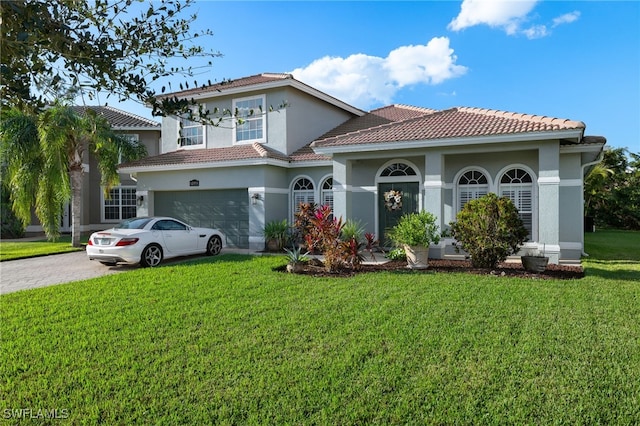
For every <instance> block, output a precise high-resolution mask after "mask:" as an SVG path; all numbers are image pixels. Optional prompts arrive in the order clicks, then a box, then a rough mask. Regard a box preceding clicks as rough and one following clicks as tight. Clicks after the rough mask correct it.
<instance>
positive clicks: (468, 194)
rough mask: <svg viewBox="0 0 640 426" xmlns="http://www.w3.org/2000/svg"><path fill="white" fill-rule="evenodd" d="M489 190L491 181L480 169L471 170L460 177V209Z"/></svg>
mask: <svg viewBox="0 0 640 426" xmlns="http://www.w3.org/2000/svg"><path fill="white" fill-rule="evenodd" d="M488 192H489V181H488V180H487V177H486V176H485V175H484V173H482V172H481V171H479V170H469V171H468V172H466V173H464V174H463V175H462V176H460V179H458V209H459V210H462V208H463V207H464V205H465V204H467V203H468V202H469V201H471V200H475V199H478V198H480V197H482V196H483V195H487V193H488Z"/></svg>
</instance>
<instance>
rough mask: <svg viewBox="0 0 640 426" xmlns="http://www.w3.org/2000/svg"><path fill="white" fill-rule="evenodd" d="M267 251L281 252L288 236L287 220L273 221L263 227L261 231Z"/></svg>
mask: <svg viewBox="0 0 640 426" xmlns="http://www.w3.org/2000/svg"><path fill="white" fill-rule="evenodd" d="M262 233H263V235H264V239H265V246H266V249H267V250H268V251H282V249H283V248H284V245H285V243H286V241H287V237H288V234H289V224H288V223H287V219H282V220H281V221H278V220H273V221H271V222H268V223H267V224H266V225H265V226H264V230H263V231H262Z"/></svg>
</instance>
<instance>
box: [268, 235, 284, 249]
mask: <svg viewBox="0 0 640 426" xmlns="http://www.w3.org/2000/svg"><path fill="white" fill-rule="evenodd" d="M267 250H268V251H282V240H280V239H279V238H269V239H268V240H267Z"/></svg>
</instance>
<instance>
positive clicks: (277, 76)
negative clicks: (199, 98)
mask: <svg viewBox="0 0 640 426" xmlns="http://www.w3.org/2000/svg"><path fill="white" fill-rule="evenodd" d="M287 79H290V80H291V79H293V76H292V75H291V74H283V73H263V74H256V75H252V76H249V77H243V78H238V79H235V80H231V79H228V80H223V81H221V82H219V83H213V84H207V85H203V86H200V87H196V88H193V89H187V90H181V91H179V92H174V93H168V94H165V95H160V96H158V98H159V99H162V98H167V97H170V96H171V97H173V96H177V97H181V98H183V97H184V98H187V97H189V96H195V95H201V94H204V93H209V92H224V91H225V90H229V89H236V88H238V87H246V86H254V85H258V84H263V83H270V82H273V81H280V80H287Z"/></svg>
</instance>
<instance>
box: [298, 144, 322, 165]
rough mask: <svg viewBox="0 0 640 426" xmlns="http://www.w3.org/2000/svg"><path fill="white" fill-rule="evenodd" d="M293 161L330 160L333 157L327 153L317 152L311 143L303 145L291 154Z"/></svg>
mask: <svg viewBox="0 0 640 426" xmlns="http://www.w3.org/2000/svg"><path fill="white" fill-rule="evenodd" d="M289 158H290V159H291V161H292V162H297V161H330V160H331V157H327V156H326V155H321V154H316V153H315V152H314V151H313V149H311V146H310V145H307V146H303V147H302V148H300V149H299V150H297V151H296V152H294V153H293V154H291V155H290V156H289Z"/></svg>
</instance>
